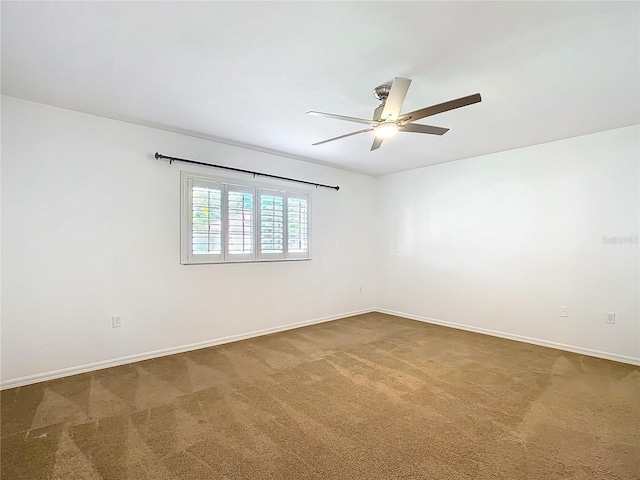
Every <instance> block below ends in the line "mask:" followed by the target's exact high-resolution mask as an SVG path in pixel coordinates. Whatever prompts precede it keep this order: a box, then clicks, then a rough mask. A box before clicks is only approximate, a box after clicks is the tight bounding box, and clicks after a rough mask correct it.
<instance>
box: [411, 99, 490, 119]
mask: <svg viewBox="0 0 640 480" xmlns="http://www.w3.org/2000/svg"><path fill="white" fill-rule="evenodd" d="M481 100H482V97H480V94H479V93H475V94H473V95H469V96H468V97H462V98H458V99H456V100H450V101H448V102H444V103H439V104H438V105H432V106H430V107H426V108H422V109H420V110H415V111H413V112H409V113H404V114H402V115H400V118H399V120H400V121H402V122H404V121H409V122H415V121H416V120H420V119H421V118H425V117H430V116H431V115H436V114H438V113H442V112H446V111H448V110H453V109H454V108H460V107H466V106H467V105H473V104H474V103H478V102H480V101H481Z"/></svg>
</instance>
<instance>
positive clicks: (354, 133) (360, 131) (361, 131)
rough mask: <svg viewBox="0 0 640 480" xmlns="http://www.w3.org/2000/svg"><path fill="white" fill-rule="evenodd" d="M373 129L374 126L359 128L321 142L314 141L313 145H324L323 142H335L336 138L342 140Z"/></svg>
mask: <svg viewBox="0 0 640 480" xmlns="http://www.w3.org/2000/svg"><path fill="white" fill-rule="evenodd" d="M372 130H373V128H365V129H364V130H358V131H357V132H351V133H347V134H346V135H340V136H339V137H333V138H330V139H329V140H323V141H321V142H318V143H314V144H313V145H322V144H323V143H328V142H333V141H334V140H340V139H341V138H347V137H350V136H351V135H358V134H359V133H365V132H370V131H372Z"/></svg>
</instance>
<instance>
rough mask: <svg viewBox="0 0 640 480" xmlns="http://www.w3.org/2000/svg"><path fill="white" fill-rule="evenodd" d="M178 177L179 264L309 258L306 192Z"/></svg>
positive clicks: (308, 206)
mask: <svg viewBox="0 0 640 480" xmlns="http://www.w3.org/2000/svg"><path fill="white" fill-rule="evenodd" d="M181 178H182V200H181V207H182V209H181V212H182V213H181V242H180V243H181V255H180V261H181V263H183V264H193V263H224V262H256V261H269V260H274V261H277V260H305V259H307V260H308V259H309V258H310V249H309V237H310V225H311V223H310V217H309V215H310V203H309V202H310V197H309V195H308V194H306V193H301V192H294V191H289V190H286V189H284V188H281V187H276V186H269V185H264V186H262V185H260V188H258V186H257V185H256V186H253V185H241V184H236V183H235V181H229V182H227V181H224V180H221V179H218V178H215V177H209V176H205V175H197V174H191V173H187V172H182V173H181ZM270 187H271V188H270Z"/></svg>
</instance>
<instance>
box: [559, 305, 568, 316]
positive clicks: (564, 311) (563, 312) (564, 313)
mask: <svg viewBox="0 0 640 480" xmlns="http://www.w3.org/2000/svg"><path fill="white" fill-rule="evenodd" d="M560 316H561V317H568V316H569V308H568V307H562V306H561V307H560Z"/></svg>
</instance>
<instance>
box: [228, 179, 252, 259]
mask: <svg viewBox="0 0 640 480" xmlns="http://www.w3.org/2000/svg"><path fill="white" fill-rule="evenodd" d="M226 190H227V195H226V200H227V208H226V213H227V251H226V256H225V258H226V260H253V259H254V258H255V255H254V243H255V237H254V232H255V229H254V221H255V203H254V199H255V189H254V188H252V187H245V186H240V185H226Z"/></svg>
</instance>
